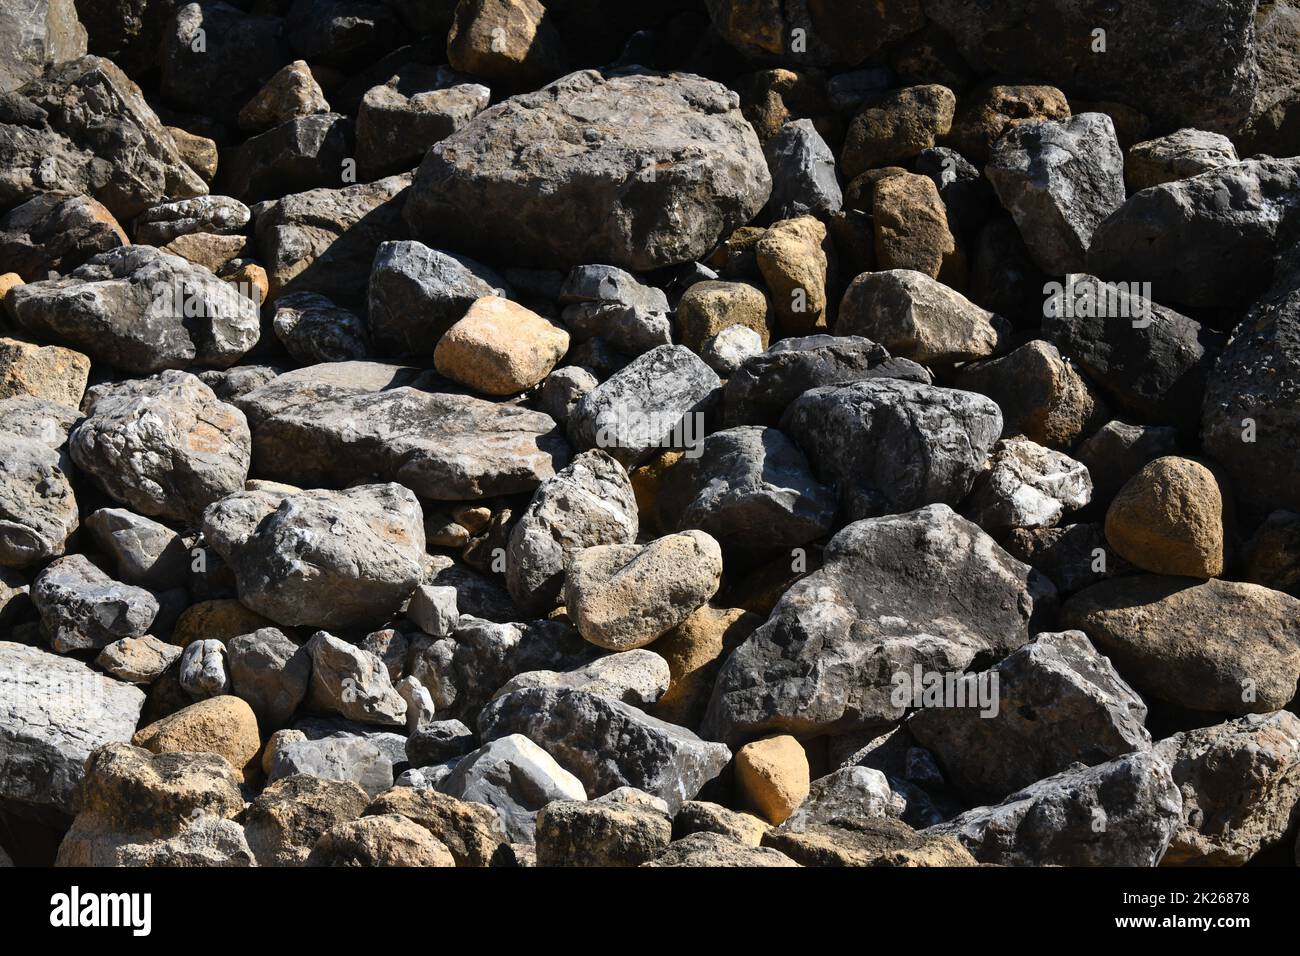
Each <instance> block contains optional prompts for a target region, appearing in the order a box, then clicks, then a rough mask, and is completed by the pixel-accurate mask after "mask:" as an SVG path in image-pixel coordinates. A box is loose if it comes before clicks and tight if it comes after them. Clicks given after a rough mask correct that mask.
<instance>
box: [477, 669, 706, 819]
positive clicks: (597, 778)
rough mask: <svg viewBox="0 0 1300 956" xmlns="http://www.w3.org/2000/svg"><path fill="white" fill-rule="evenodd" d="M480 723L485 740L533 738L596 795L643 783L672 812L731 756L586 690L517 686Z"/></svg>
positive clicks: (485, 712) (681, 730)
mask: <svg viewBox="0 0 1300 956" xmlns="http://www.w3.org/2000/svg"><path fill="white" fill-rule="evenodd" d="M478 727H479V735H480V736H481V737H482V738H483V739H484V740H489V741H491V740H496V739H497V738H500V737H505V736H507V735H512V734H522V735H523V736H525V737H527V738H529V739H530V740H532V741H533V742H534V743H536V744H537V745H538V746H540V747H541V748H542V749H543V750H545V751H546V752H547V753H549V754H550V755H551V756H552V757H554V758H555V759H556V760H557V761H558V762H559V763H560V765H561V766H563V767H565V768H566V769H568V770H569V771H570V772H571V773H573V774H574V775H575V776H576V777H577V778H578V779H579V780H581V781H582V784H583V786H584V787H586V790H587V793H588V794H594V795H596V796H600V795H602V794H605V793H608V792H610V791H611V790H616V789H618V788H619V787H636V788H637V789H639V790H644V791H645V792H646V793H648V794H651V795H652V796H656V797H659V798H660V799H662V800H664V801H666V802H667V804H668V807H669V810H670V812H673V811H676V809H677V808H678V807H680V806H681V805H682V803H683V802H684V801H686V800H690V799H691V798H693V797H694V796H695V795H696V794H697V793H698V792H699V791H700V788H701V787H702V786H704V784H706V783H707V782H708V781H710V780H712V779H713V778H714V777H716V776H717V775H718V774H719V773H721V772H722V769H723V767H725V766H726V765H727V763H728V761H730V759H731V751H730V750H728V749H727V748H726V747H725V746H723V745H722V744H716V743H709V742H707V741H704V740H701V739H700V738H699V737H697V736H695V734H693V733H692V732H691V731H689V730H687V729H686V728H685V727H678V726H677V725H676V724H669V723H665V722H664V721H662V720H657V719H656V718H654V717H651V716H649V715H648V714H646V713H644V712H643V711H640V710H638V709H637V708H635V707H632V706H631V705H629V704H624V703H622V702H620V701H616V700H613V699H611V698H608V697H602V696H600V695H598V694H591V693H588V692H586V691H581V690H572V689H546V688H533V689H530V690H520V691H515V692H514V693H513V694H507V695H506V696H504V697H501V698H499V699H497V700H494V701H493V702H492V703H491V704H489V705H488V706H487V707H485V708H483V712H482V713H481V714H480V715H479V720H478ZM457 770H459V767H458V768H457ZM453 795H454V794H453Z"/></svg>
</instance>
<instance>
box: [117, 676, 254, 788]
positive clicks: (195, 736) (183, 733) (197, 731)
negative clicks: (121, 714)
mask: <svg viewBox="0 0 1300 956" xmlns="http://www.w3.org/2000/svg"><path fill="white" fill-rule="evenodd" d="M131 742H132V743H133V744H135V745H136V746H137V747H143V748H144V749H145V750H148V751H150V752H152V753H156V754H161V753H214V754H220V755H221V756H223V757H225V758H226V759H227V760H228V761H230V764H231V766H233V767H236V768H238V769H239V770H240V772H241V773H242V774H243V778H244V782H245V783H250V782H252V780H253V779H254V777H256V772H257V770H258V769H259V766H258V762H257V754H258V751H260V750H261V749H262V739H261V737H260V736H259V735H258V731H257V717H256V716H255V715H254V714H253V708H251V707H249V706H248V704H246V703H245V702H244V701H243V700H241V699H240V698H238V697H233V696H231V695H228V694H227V695H223V696H221V697H209V698H208V699H207V700H201V701H199V702H198V703H197V704H191V705H190V706H189V707H186V708H184V709H182V710H178V711H177V712H176V713H174V714H170V715H168V716H167V717H164V718H162V720H158V721H155V722H154V723H152V724H150V725H149V726H147V727H142V728H140V729H139V730H137V731H136V732H135V736H134V737H133V738H131Z"/></svg>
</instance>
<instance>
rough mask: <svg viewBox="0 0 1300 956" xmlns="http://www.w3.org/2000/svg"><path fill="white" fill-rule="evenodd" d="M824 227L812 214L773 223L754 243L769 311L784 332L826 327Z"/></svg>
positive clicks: (799, 331) (808, 332)
mask: <svg viewBox="0 0 1300 956" xmlns="http://www.w3.org/2000/svg"><path fill="white" fill-rule="evenodd" d="M825 245H826V227H825V226H824V225H823V224H822V223H821V222H820V221H818V220H817V219H814V218H813V217H812V216H800V217H799V218H797V219H783V220H782V221H780V222H777V223H773V225H772V227H771V228H770V229H768V230H767V232H765V233H763V235H762V236H761V237H760V238H759V240H758V242H756V243H755V244H754V257H755V259H756V261H757V263H758V271H759V272H760V273H762V276H763V281H764V282H766V283H767V287H768V289H770V290H771V292H772V311H773V313H775V316H776V321H777V324H778V325H779V326H780V328H781V330H782V331H783V332H785V333H786V334H787V335H808V334H811V333H812V332H814V331H815V330H819V329H825V328H826V273H827V269H828V263H827V257H826V252H825Z"/></svg>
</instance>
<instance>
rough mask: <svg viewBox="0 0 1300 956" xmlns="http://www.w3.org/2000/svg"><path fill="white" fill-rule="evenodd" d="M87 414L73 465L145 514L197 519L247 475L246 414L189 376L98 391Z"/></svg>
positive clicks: (171, 374)
mask: <svg viewBox="0 0 1300 956" xmlns="http://www.w3.org/2000/svg"><path fill="white" fill-rule="evenodd" d="M85 412H86V417H85V418H84V419H83V420H82V421H81V422H80V423H79V424H78V425H77V427H76V429H75V430H74V431H73V432H72V436H71V438H70V440H69V442H68V447H69V451H70V452H71V454H72V460H73V461H75V462H76V463H77V465H78V467H80V468H81V469H83V470H84V471H86V472H88V473H90V474H92V475H94V476H95V478H96V480H97V481H98V482H99V483H100V485H101V486H103V488H104V490H105V491H107V492H108V493H109V494H110V495H112V496H113V497H114V498H116V499H117V500H119V501H122V502H125V503H126V504H128V505H130V506H131V507H132V508H134V509H135V510H136V511H139V512H141V513H142V514H146V515H151V516H154V517H160V518H173V519H178V520H189V521H193V520H194V519H196V518H198V516H199V515H201V514H202V513H203V509H204V508H206V507H207V506H208V505H210V504H211V503H213V502H214V501H216V500H217V499H219V498H221V497H223V496H225V495H228V494H230V493H231V492H234V491H238V490H239V489H241V488H243V486H244V481H245V479H246V478H247V477H248V461H249V447H250V444H251V439H250V437H249V433H248V423H247V421H246V420H245V418H244V414H243V413H242V412H241V411H239V409H237V408H235V407H234V406H232V405H227V404H225V403H224V402H221V401H219V400H218V399H217V397H216V395H215V394H213V392H212V390H211V389H210V388H208V386H206V385H204V384H203V382H201V381H200V380H199V379H198V378H196V377H195V376H193V375H190V374H189V373H187V372H178V371H167V372H162V373H160V374H158V375H156V376H153V377H151V378H148V379H136V380H131V381H128V382H124V383H121V384H115V385H105V386H97V387H96V388H95V389H92V390H91V393H90V395H89V397H88V399H87V401H86V406H85Z"/></svg>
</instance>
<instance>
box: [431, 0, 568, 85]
mask: <svg viewBox="0 0 1300 956" xmlns="http://www.w3.org/2000/svg"><path fill="white" fill-rule="evenodd" d="M559 50H560V36H559V33H558V32H557V31H556V29H555V27H554V25H553V24H552V22H551V20H550V18H549V17H548V16H547V12H546V8H545V7H544V6H543V5H542V4H541V3H539V2H538V0H462V2H461V3H459V4H457V6H456V13H455V16H454V18H453V19H452V24H451V30H450V31H449V32H448V33H447V59H448V60H449V61H450V62H451V65H452V66H453V67H455V68H456V69H457V70H460V71H461V72H462V73H469V74H470V75H472V76H476V77H482V78H484V79H485V80H487V81H489V82H490V83H503V84H506V85H509V86H511V87H512V88H514V87H518V88H522V87H525V86H527V87H530V88H531V87H533V86H539V85H541V84H542V83H544V82H545V81H546V80H549V79H553V78H554V77H555V76H558V75H559V72H560V71H561V70H562V69H563V67H562V64H561V60H560V53H559Z"/></svg>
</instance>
